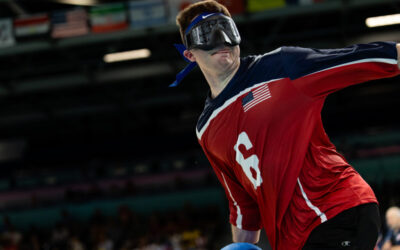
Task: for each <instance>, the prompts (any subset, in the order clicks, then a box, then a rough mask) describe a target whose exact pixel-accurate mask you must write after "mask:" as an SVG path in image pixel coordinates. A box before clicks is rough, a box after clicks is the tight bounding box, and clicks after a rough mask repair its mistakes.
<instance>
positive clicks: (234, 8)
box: [218, 0, 245, 15]
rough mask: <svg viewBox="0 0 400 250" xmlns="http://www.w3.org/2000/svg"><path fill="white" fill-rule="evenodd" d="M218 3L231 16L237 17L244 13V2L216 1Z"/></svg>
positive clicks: (242, 0)
mask: <svg viewBox="0 0 400 250" xmlns="http://www.w3.org/2000/svg"><path fill="white" fill-rule="evenodd" d="M218 2H219V3H221V4H223V5H225V6H226V8H227V9H228V10H229V12H230V13H231V15H237V14H241V13H243V12H244V9H245V8H244V0H218Z"/></svg>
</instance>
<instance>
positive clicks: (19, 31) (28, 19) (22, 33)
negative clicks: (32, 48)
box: [14, 14, 50, 38]
mask: <svg viewBox="0 0 400 250" xmlns="http://www.w3.org/2000/svg"><path fill="white" fill-rule="evenodd" d="M49 30H50V19H49V16H48V14H36V15H27V16H21V17H18V18H16V19H15V20H14V31H15V36H16V37H17V38H18V37H28V36H35V35H42V34H46V33H47V32H49Z"/></svg>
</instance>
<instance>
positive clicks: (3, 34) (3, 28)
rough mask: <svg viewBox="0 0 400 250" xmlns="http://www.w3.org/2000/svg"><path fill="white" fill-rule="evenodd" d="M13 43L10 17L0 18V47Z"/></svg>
mask: <svg viewBox="0 0 400 250" xmlns="http://www.w3.org/2000/svg"><path fill="white" fill-rule="evenodd" d="M14 44H15V38H14V34H13V29H12V20H11V18H4V19H0V47H8V46H12V45H14Z"/></svg>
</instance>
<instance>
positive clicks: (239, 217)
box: [221, 172, 242, 229]
mask: <svg viewBox="0 0 400 250" xmlns="http://www.w3.org/2000/svg"><path fill="white" fill-rule="evenodd" d="M221 175H222V178H223V179H224V183H225V187H226V189H227V190H228V193H229V196H230V197H231V199H232V201H233V205H235V207H236V213H237V218H236V227H237V228H239V229H242V213H241V211H240V207H239V205H238V204H237V202H236V201H235V199H234V198H233V196H232V193H231V190H230V189H229V186H228V183H226V180H225V176H224V173H222V172H221Z"/></svg>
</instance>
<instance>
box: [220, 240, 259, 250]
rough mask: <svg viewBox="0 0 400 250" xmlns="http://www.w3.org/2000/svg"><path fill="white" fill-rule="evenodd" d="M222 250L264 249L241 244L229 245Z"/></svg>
mask: <svg viewBox="0 0 400 250" xmlns="http://www.w3.org/2000/svg"><path fill="white" fill-rule="evenodd" d="M221 250H262V249H261V248H259V247H258V246H256V245H253V244H250V243H242V242H240V243H232V244H229V245H227V246H225V247H223V248H221Z"/></svg>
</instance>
